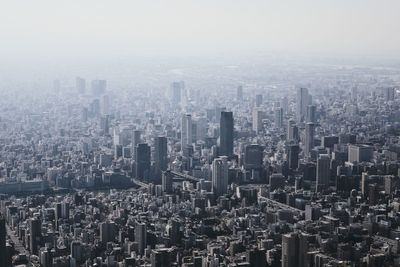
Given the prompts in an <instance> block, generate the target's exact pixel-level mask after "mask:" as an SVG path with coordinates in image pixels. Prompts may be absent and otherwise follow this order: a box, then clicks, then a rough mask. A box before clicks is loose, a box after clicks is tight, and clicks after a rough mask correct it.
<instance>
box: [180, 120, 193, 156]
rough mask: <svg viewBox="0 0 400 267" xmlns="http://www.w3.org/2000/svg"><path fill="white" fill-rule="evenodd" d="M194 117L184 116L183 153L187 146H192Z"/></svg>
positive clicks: (182, 129)
mask: <svg viewBox="0 0 400 267" xmlns="http://www.w3.org/2000/svg"><path fill="white" fill-rule="evenodd" d="M192 130H193V126H192V115H190V114H183V115H182V122H181V151H183V149H184V148H185V147H187V146H190V145H192V137H193V134H192Z"/></svg>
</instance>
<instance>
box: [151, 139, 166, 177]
mask: <svg viewBox="0 0 400 267" xmlns="http://www.w3.org/2000/svg"><path fill="white" fill-rule="evenodd" d="M154 148H155V149H154V150H155V151H154V152H155V153H154V163H155V169H156V174H157V178H158V179H161V174H162V172H163V171H166V170H167V168H168V146H167V137H165V136H158V137H156V138H155V140H154ZM159 181H160V180H159Z"/></svg>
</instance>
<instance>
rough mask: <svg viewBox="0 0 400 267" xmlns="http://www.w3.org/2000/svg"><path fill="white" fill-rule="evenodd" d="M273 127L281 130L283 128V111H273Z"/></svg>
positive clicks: (280, 109) (279, 109)
mask: <svg viewBox="0 0 400 267" xmlns="http://www.w3.org/2000/svg"><path fill="white" fill-rule="evenodd" d="M275 127H276V128H282V127H283V109H282V108H277V109H276V110H275Z"/></svg>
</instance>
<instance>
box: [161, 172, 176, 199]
mask: <svg viewBox="0 0 400 267" xmlns="http://www.w3.org/2000/svg"><path fill="white" fill-rule="evenodd" d="M172 183H173V174H172V173H171V171H170V170H166V171H164V172H163V173H162V181H161V185H162V191H163V192H165V193H167V194H171V193H172V192H173V187H172Z"/></svg>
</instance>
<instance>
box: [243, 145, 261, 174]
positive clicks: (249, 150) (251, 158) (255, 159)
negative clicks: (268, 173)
mask: <svg viewBox="0 0 400 267" xmlns="http://www.w3.org/2000/svg"><path fill="white" fill-rule="evenodd" d="M263 152H264V148H263V147H262V146H260V145H257V144H252V145H247V146H246V147H245V149H244V168H245V169H246V170H251V169H261V168H262V164H263V158H264V157H263Z"/></svg>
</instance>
